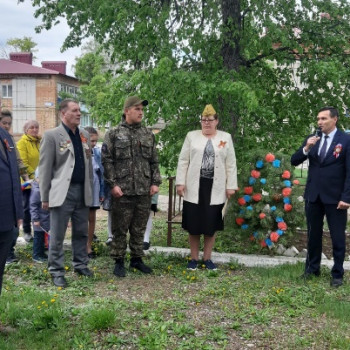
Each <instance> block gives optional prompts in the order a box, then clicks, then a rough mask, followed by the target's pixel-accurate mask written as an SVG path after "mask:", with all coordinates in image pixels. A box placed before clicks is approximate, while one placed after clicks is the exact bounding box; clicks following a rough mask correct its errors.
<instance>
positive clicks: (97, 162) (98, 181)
mask: <svg viewBox="0 0 350 350" xmlns="http://www.w3.org/2000/svg"><path fill="white" fill-rule="evenodd" d="M85 130H86V131H87V132H88V133H89V134H90V142H91V156H92V172H93V186H92V205H91V207H90V211H89V230H88V243H87V253H88V257H89V258H90V259H94V258H95V257H96V254H95V253H94V252H93V250H92V241H93V239H94V234H95V226H96V211H97V209H100V205H101V202H103V200H104V182H103V167H102V163H101V149H100V148H99V147H97V146H96V144H97V140H98V133H97V130H96V129H95V128H93V127H92V126H87V127H85Z"/></svg>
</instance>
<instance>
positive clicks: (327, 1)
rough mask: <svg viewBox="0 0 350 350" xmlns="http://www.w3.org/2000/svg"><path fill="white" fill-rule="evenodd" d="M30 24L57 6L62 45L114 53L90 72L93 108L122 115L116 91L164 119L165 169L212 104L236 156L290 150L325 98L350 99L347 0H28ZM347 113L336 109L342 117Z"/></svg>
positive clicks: (332, 101) (342, 102)
mask: <svg viewBox="0 0 350 350" xmlns="http://www.w3.org/2000/svg"><path fill="white" fill-rule="evenodd" d="M32 3H33V6H37V10H36V16H37V17H40V18H42V21H43V23H42V25H40V26H39V27H38V28H37V30H38V31H40V30H42V29H49V28H50V27H51V26H53V25H54V24H55V23H56V21H59V18H60V17H64V18H66V20H67V23H68V25H69V26H70V27H71V32H70V34H69V35H68V37H67V38H66V40H65V42H64V48H69V47H73V46H77V45H80V44H81V42H82V40H83V39H84V38H87V37H91V36H92V37H94V39H95V40H96V41H97V43H99V44H100V45H101V47H102V48H103V49H104V50H105V51H106V52H109V53H110V56H111V60H112V62H113V61H117V62H118V63H119V68H118V72H114V73H115V74H113V75H110V76H109V77H106V75H100V74H99V75H98V77H97V78H96V79H95V80H94V79H91V81H90V84H89V87H90V89H91V91H90V92H91V93H93V91H94V92H95V94H96V93H97V92H99V96H98V97H97V98H96V101H95V104H94V107H93V109H92V113H96V115H98V117H99V118H100V119H101V120H102V121H105V120H113V121H115V122H118V120H119V119H120V114H121V109H122V102H123V100H124V98H125V96H126V95H129V94H133V93H138V94H140V95H142V96H144V97H146V98H148V99H149V100H150V102H151V103H150V106H149V108H148V111H147V115H146V121H147V122H148V123H149V124H152V123H153V122H155V121H156V120H158V119H159V118H160V117H161V118H163V120H164V121H165V122H166V123H167V127H166V129H165V130H163V131H162V132H161V133H160V135H159V137H160V142H161V143H162V145H163V149H162V156H161V161H162V164H164V166H166V167H168V168H169V169H173V168H174V167H175V164H176V160H177V154H178V152H179V148H180V147H181V145H182V142H183V139H184V136H185V133H186V132H187V131H188V130H191V129H195V128H198V127H199V124H198V120H199V115H200V113H201V111H202V109H203V107H204V105H205V104H207V103H212V104H213V105H214V106H215V108H216V110H217V112H218V114H219V117H220V118H221V124H222V125H221V126H222V128H223V129H225V130H227V131H229V132H231V133H232V136H233V139H234V142H235V146H236V149H237V155H238V157H239V158H240V159H241V160H244V156H245V155H246V154H248V151H249V150H251V149H254V148H256V147H257V145H258V146H259V148H263V149H270V150H271V151H275V150H278V151H282V152H285V153H290V152H292V151H293V150H294V149H295V148H296V147H297V146H298V145H299V144H300V142H301V140H302V138H303V137H304V136H305V135H306V134H308V133H309V132H310V131H311V129H312V127H311V126H312V125H315V114H316V111H317V109H318V108H319V107H321V106H323V105H335V106H337V107H338V108H339V109H340V111H341V116H342V117H343V116H344V114H345V109H346V107H347V106H350V93H349V90H348V88H347V87H348V82H349V78H350V70H349V63H350V61H349V52H350V43H349V40H348V38H349V36H350V21H349V15H350V3H349V2H348V1H347V0H322V1H320V0H301V1H300V0H249V1H248V0H138V1H136V0H135V1H130V0H118V1H110V0H95V1H85V0H76V1H74V2H72V1H70V0H60V1H52V0H32ZM347 124H348V123H347V120H346V119H345V118H341V126H346V125H347Z"/></svg>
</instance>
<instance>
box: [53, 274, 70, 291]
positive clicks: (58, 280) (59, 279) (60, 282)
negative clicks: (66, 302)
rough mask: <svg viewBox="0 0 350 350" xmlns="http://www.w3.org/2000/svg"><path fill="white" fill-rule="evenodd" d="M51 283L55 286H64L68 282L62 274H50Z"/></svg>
mask: <svg viewBox="0 0 350 350" xmlns="http://www.w3.org/2000/svg"><path fill="white" fill-rule="evenodd" d="M52 283H53V284H54V285H55V286H56V287H62V288H66V287H67V286H68V283H67V281H66V279H65V278H64V276H52Z"/></svg>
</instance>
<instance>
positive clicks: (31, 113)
mask: <svg viewBox="0 0 350 350" xmlns="http://www.w3.org/2000/svg"><path fill="white" fill-rule="evenodd" d="M0 84H1V85H3V84H4V85H5V84H6V85H12V88H13V89H12V98H1V107H2V108H7V109H9V110H10V111H12V114H13V130H12V132H13V134H14V136H15V137H16V138H18V136H20V135H21V134H22V133H23V124H24V122H25V121H26V120H31V119H36V120H37V121H38V123H39V125H40V130H39V132H40V134H43V133H44V132H45V131H46V130H49V129H52V128H54V127H56V126H57V125H58V124H59V123H60V120H59V118H58V113H57V110H58V103H59V98H58V94H59V91H57V87H58V86H62V85H64V86H65V87H67V86H70V87H76V88H79V83H78V81H77V80H76V79H74V78H71V77H68V76H63V75H37V76H32V77H23V76H19V77H14V78H13V79H8V78H6V79H0Z"/></svg>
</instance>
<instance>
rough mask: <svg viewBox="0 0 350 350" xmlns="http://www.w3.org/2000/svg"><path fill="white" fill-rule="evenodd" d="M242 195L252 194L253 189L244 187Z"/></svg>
mask: <svg viewBox="0 0 350 350" xmlns="http://www.w3.org/2000/svg"><path fill="white" fill-rule="evenodd" d="M244 193H245V194H252V193H253V187H251V186H249V187H244Z"/></svg>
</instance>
